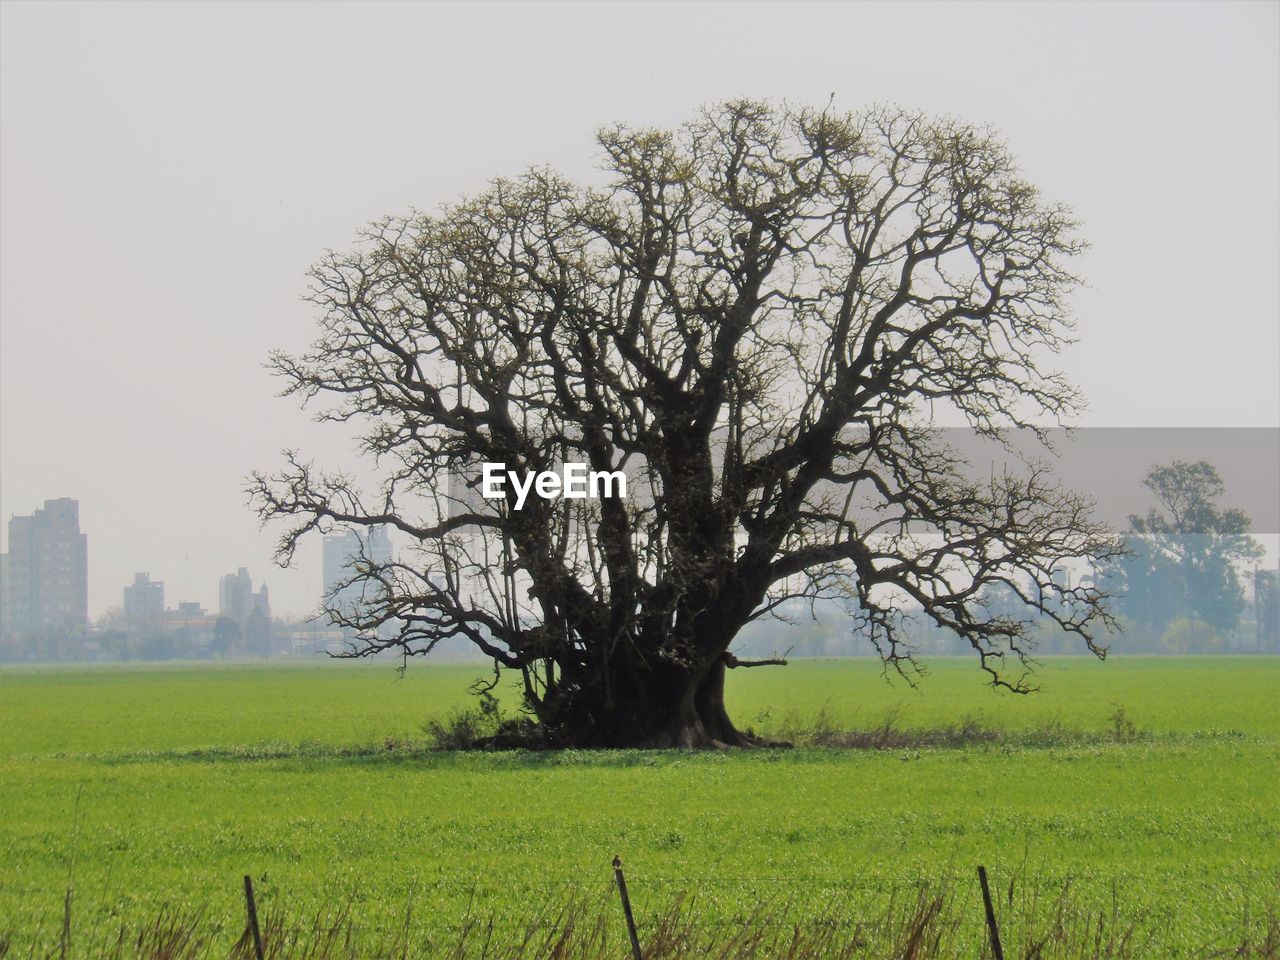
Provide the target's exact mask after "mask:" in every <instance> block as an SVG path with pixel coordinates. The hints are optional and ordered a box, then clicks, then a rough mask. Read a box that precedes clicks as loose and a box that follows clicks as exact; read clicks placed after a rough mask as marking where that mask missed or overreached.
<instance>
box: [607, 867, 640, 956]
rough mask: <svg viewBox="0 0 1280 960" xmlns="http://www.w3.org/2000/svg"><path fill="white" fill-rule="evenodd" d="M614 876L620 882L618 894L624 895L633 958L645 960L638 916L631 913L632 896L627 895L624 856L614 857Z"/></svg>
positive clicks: (624, 907) (624, 910) (623, 901)
mask: <svg viewBox="0 0 1280 960" xmlns="http://www.w3.org/2000/svg"><path fill="white" fill-rule="evenodd" d="M613 878H614V879H615V880H616V881H617V882H618V895H619V896H620V897H622V913H623V916H625V917H626V918H627V934H628V935H629V936H630V937H631V957H632V960H644V957H643V956H641V954H640V938H639V937H638V936H636V918H635V916H634V915H632V913H631V898H630V897H628V896H627V878H626V877H624V876H623V875H622V858H621V857H614V858H613Z"/></svg>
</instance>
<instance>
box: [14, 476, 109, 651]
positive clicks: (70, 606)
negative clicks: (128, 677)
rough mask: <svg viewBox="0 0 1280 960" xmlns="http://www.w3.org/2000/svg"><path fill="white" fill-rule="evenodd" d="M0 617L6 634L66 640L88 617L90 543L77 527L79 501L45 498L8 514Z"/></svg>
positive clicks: (59, 640) (23, 637)
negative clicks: (25, 512)
mask: <svg viewBox="0 0 1280 960" xmlns="http://www.w3.org/2000/svg"><path fill="white" fill-rule="evenodd" d="M0 568H2V569H3V578H2V580H3V607H2V608H0V619H2V620H3V632H4V634H5V635H7V636H13V637H17V638H19V639H20V640H26V639H54V640H57V641H58V642H60V643H61V642H63V641H65V639H66V637H67V636H69V635H71V634H77V633H80V632H82V631H83V630H84V629H85V628H86V627H87V625H88V622H89V548H88V541H87V538H86V536H85V535H84V534H83V533H81V532H80V504H79V502H78V501H76V500H72V499H70V498H69V497H63V498H61V499H58V500H46V501H45V504H44V506H43V507H42V508H41V509H39V510H36V511H35V513H33V514H31V515H30V516H25V517H11V518H10V519H9V552H8V553H7V554H6V555H5V558H4V561H3V563H2V564H0Z"/></svg>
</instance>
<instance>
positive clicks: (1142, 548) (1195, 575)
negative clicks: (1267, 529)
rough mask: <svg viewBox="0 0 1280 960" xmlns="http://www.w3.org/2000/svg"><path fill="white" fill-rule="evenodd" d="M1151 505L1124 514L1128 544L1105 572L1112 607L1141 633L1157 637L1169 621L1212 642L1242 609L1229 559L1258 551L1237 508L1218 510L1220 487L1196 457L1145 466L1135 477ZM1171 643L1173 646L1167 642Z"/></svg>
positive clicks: (1237, 559) (1216, 477) (1251, 556)
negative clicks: (1144, 472)
mask: <svg viewBox="0 0 1280 960" xmlns="http://www.w3.org/2000/svg"><path fill="white" fill-rule="evenodd" d="M1143 486H1145V487H1146V488H1147V489H1148V490H1149V491H1151V493H1152V494H1153V495H1154V496H1155V499H1156V505H1155V506H1153V507H1151V508H1150V509H1149V510H1148V511H1147V512H1146V513H1145V514H1143V515H1141V516H1138V515H1134V516H1131V517H1130V518H1129V527H1130V530H1129V538H1128V541H1129V542H1128V546H1129V550H1128V551H1127V553H1126V555H1125V556H1123V557H1119V558H1117V559H1116V561H1115V562H1114V563H1113V564H1111V565H1110V569H1109V570H1108V571H1107V576H1108V578H1109V582H1110V584H1111V585H1112V590H1113V592H1115V593H1117V594H1118V599H1117V602H1116V609H1117V611H1118V612H1119V613H1122V614H1123V615H1124V616H1125V617H1126V618H1127V619H1128V621H1129V623H1130V625H1131V627H1132V628H1134V629H1135V630H1136V631H1137V632H1139V633H1140V634H1145V638H1142V637H1140V638H1139V639H1146V640H1157V639H1160V638H1161V637H1162V636H1163V635H1164V634H1165V632H1166V631H1167V630H1168V629H1169V627H1170V625H1171V624H1174V623H1175V621H1179V620H1185V621H1187V624H1185V625H1183V624H1180V625H1179V626H1181V627H1182V632H1184V633H1185V632H1186V631H1187V630H1188V629H1190V628H1191V627H1192V625H1194V624H1201V625H1204V627H1206V628H1207V629H1203V630H1202V631H1201V632H1202V633H1206V634H1208V635H1209V636H1211V637H1212V638H1213V639H1214V640H1215V641H1217V642H1221V640H1222V639H1223V638H1224V637H1225V636H1226V635H1227V634H1229V633H1230V632H1231V631H1232V630H1234V629H1235V627H1236V625H1237V622H1238V621H1239V618H1240V611H1241V610H1242V609H1243V608H1244V604H1245V598H1244V588H1243V585H1242V584H1241V582H1240V577H1239V574H1238V572H1237V570H1236V565H1237V564H1239V563H1242V562H1245V561H1248V560H1253V559H1256V558H1257V557H1259V556H1261V554H1262V551H1261V547H1260V546H1259V545H1258V543H1257V541H1255V540H1254V539H1253V537H1251V536H1250V535H1249V527H1250V523H1249V518H1248V517H1247V516H1246V515H1245V514H1244V512H1243V511H1241V510H1237V509H1223V508H1222V507H1220V506H1219V500H1220V499H1221V497H1222V495H1223V493H1224V490H1225V488H1224V486H1223V483H1222V479H1221V477H1220V476H1219V475H1218V471H1217V470H1216V469H1215V468H1214V467H1213V465H1212V464H1210V463H1208V462H1206V461H1204V460H1198V461H1195V462H1186V461H1182V460H1175V461H1173V462H1172V463H1169V464H1165V465H1162V466H1156V467H1152V468H1151V470H1150V471H1149V472H1148V473H1147V475H1146V477H1145V478H1144V479H1143ZM1174 648H1175V649H1177V648H1178V644H1174Z"/></svg>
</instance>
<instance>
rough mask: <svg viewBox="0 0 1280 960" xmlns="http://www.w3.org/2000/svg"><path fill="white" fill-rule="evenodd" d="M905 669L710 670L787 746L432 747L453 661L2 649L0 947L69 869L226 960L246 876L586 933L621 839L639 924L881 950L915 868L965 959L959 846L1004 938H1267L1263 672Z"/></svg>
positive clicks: (16, 949)
mask: <svg viewBox="0 0 1280 960" xmlns="http://www.w3.org/2000/svg"><path fill="white" fill-rule="evenodd" d="M927 666H928V667H929V673H928V675H927V676H925V677H924V678H923V679H922V680H921V681H920V683H919V685H918V687H917V688H916V689H912V688H911V687H909V686H907V685H905V684H903V683H902V682H901V681H896V682H894V683H892V684H890V683H888V682H886V680H885V679H884V678H883V677H882V676H881V671H880V667H879V664H878V663H875V662H870V661H855V660H844V661H834V660H833V661H799V662H796V663H793V664H792V665H791V666H788V667H785V668H779V669H769V670H766V669H760V670H749V671H736V672H735V673H734V674H733V675H731V678H730V688H729V699H730V710H731V712H732V714H733V716H734V717H735V718H736V720H737V721H738V723H739V724H740V725H741V726H744V727H746V726H750V727H752V728H754V729H755V730H756V731H757V732H759V733H764V734H768V735H771V736H774V737H778V738H788V739H792V740H795V741H797V747H796V748H795V749H760V750H754V751H741V752H726V753H699V754H687V753H678V752H632V753H608V752H595V753H586V752H576V753H574V752H570V753H560V754H555V753H547V754H529V753H514V752H513V753H447V752H439V751H436V750H432V749H430V743H429V739H428V736H427V734H426V732H425V731H424V726H425V724H426V723H427V721H428V720H430V719H433V718H435V719H440V718H444V717H446V716H448V715H450V714H452V713H454V712H456V711H457V710H458V709H460V708H463V707H466V706H467V705H468V704H469V703H470V702H471V698H470V697H469V696H468V694H467V688H468V686H469V684H470V682H471V681H472V680H473V679H474V678H475V677H476V675H477V671H476V668H474V667H465V666H433V665H430V664H421V665H418V664H411V665H410V667H409V669H408V671H407V673H406V674H405V675H404V676H403V677H400V676H398V675H397V673H396V671H395V669H394V666H392V665H387V664H369V663H359V664H356V663H319V664H306V665H297V666H292V665H291V666H276V665H249V664H246V665H227V666H212V667H211V666H154V667H139V666H131V667H100V668H9V669H6V670H3V671H0V955H3V954H4V952H5V948H4V947H3V944H4V943H5V942H6V938H7V942H8V950H9V952H10V955H11V956H13V957H27V956H28V955H36V956H44V955H47V954H49V953H50V952H53V953H55V954H56V949H55V948H56V947H57V945H58V943H59V937H60V936H61V934H62V922H63V909H64V896H65V894H66V890H67V888H68V887H69V886H70V887H73V889H74V898H73V906H72V916H73V920H74V923H73V928H72V929H73V933H72V937H71V950H70V951H69V952H70V954H71V955H73V956H83V957H91V956H100V955H104V954H105V953H106V951H107V947H106V945H107V944H114V943H116V941H117V938H118V937H119V935H120V932H121V931H122V930H125V931H127V932H129V935H130V936H132V935H133V933H132V931H136V930H139V929H141V928H142V927H143V926H144V925H146V924H147V923H149V922H153V921H154V918H156V917H157V916H158V915H160V914H161V911H162V910H163V911H167V913H166V915H168V916H174V917H186V918H189V919H190V921H191V922H192V923H193V924H195V925H196V926H198V928H199V930H200V931H201V932H202V935H204V936H207V937H209V938H210V942H211V943H213V944H215V945H216V946H217V950H216V951H214V952H211V953H210V954H209V955H210V956H226V955H227V951H228V950H229V949H230V945H231V944H232V943H234V942H235V941H236V939H237V938H238V937H239V936H240V934H241V932H242V931H243V929H244V903H243V891H242V877H243V875H244V874H252V875H253V877H254V881H255V885H256V890H257V896H258V899H259V901H260V909H261V911H262V913H263V914H264V915H265V916H266V917H267V918H268V922H270V918H271V917H273V916H277V917H283V916H288V917H291V918H296V919H297V920H299V921H300V922H310V921H312V920H315V919H317V918H318V919H319V921H320V923H321V924H324V923H329V922H330V921H333V922H335V923H337V922H341V923H342V924H344V925H346V926H347V927H348V928H349V929H350V930H351V931H353V935H355V936H372V935H382V934H386V933H388V932H389V931H396V930H402V931H404V935H405V937H406V941H407V940H408V939H410V933H411V938H412V939H413V941H414V942H415V943H417V944H426V945H427V946H426V949H427V950H428V951H430V950H432V949H435V950H438V951H440V953H441V955H448V954H447V952H446V950H447V947H448V945H449V944H451V943H454V942H455V941H457V939H458V938H459V936H460V931H462V932H465V931H466V930H468V929H470V926H469V925H474V924H476V923H479V924H480V925H481V926H483V927H484V928H485V930H486V931H488V930H489V927H490V925H492V931H491V932H490V933H487V934H486V935H487V936H491V937H492V938H493V939H494V942H499V941H502V940H503V939H504V938H506V939H508V940H510V939H512V938H516V939H518V938H519V937H521V936H522V935H523V934H522V931H527V930H528V929H529V925H530V924H531V923H532V924H536V923H537V922H539V918H542V919H543V920H546V919H547V918H548V917H550V916H551V915H552V914H553V913H554V912H555V911H557V910H559V909H560V908H561V907H562V906H563V905H564V904H568V903H574V902H582V903H587V904H600V905H602V906H600V910H601V911H602V914H601V915H602V916H607V918H608V919H607V923H608V924H609V925H610V929H611V930H613V929H614V927H615V926H616V924H617V923H619V922H620V914H619V911H616V910H615V909H614V907H615V905H616V897H615V899H610V897H611V896H613V895H612V894H611V889H612V888H611V883H612V869H611V867H610V861H611V859H612V857H613V856H614V855H615V854H619V855H621V856H622V858H623V860H624V863H625V868H626V871H627V882H628V886H629V888H630V892H631V896H632V900H633V903H634V905H635V908H636V912H637V914H638V920H639V923H640V926H641V930H642V933H643V934H644V935H645V936H647V937H649V936H652V935H653V930H654V928H655V924H657V918H658V917H659V916H660V915H661V914H662V913H663V911H665V910H667V909H668V908H669V907H670V906H671V905H672V903H673V902H674V901H675V898H676V897H677V896H678V895H679V894H681V893H684V894H685V895H686V896H685V899H684V900H683V901H682V903H683V907H682V908H681V909H683V910H684V911H685V913H684V914H683V916H685V917H686V919H687V921H688V922H689V923H691V924H694V925H695V926H698V927H699V928H705V929H720V928H724V929H732V928H734V927H735V926H738V925H741V924H742V923H744V922H746V921H747V919H749V918H755V919H757V920H759V918H761V917H766V918H767V917H774V918H777V919H778V921H779V922H781V921H782V919H783V918H785V920H786V923H788V924H794V925H799V926H801V927H803V926H804V925H805V924H807V923H817V922H819V918H826V920H827V921H831V918H833V917H838V918H839V922H840V923H844V924H850V925H854V926H857V925H862V926H863V927H864V928H865V930H866V934H865V935H866V937H869V938H871V939H872V940H874V936H875V929H876V922H877V920H876V918H881V921H883V918H884V917H885V916H886V915H887V914H888V913H890V912H892V910H893V909H895V906H894V905H895V904H898V905H901V904H910V903H914V902H916V901H917V900H918V898H919V897H920V896H922V892H927V891H938V890H940V891H944V893H945V895H946V897H947V907H946V909H947V911H949V913H948V916H950V917H952V918H953V928H954V929H953V938H952V940H951V941H949V942H951V943H953V944H954V945H955V946H954V955H956V956H970V957H972V956H976V955H978V953H979V952H980V950H981V949H982V947H981V945H982V943H983V936H984V934H983V930H984V927H983V920H982V907H981V901H980V899H979V894H978V889H977V883H976V880H975V877H974V868H975V866H976V865H977V864H985V865H986V866H987V868H988V870H989V871H990V874H991V876H992V880H993V884H994V887H995V892H996V899H997V911H998V912H999V913H1001V914H1002V916H1003V917H1004V918H1005V920H1004V923H1005V928H1006V931H1007V933H1006V938H1007V942H1008V941H1012V942H1016V943H1021V942H1022V940H1020V939H1019V938H1025V937H1027V936H1031V935H1032V934H1031V933H1030V931H1031V928H1032V927H1034V926H1035V925H1036V924H1041V925H1043V924H1045V923H1048V922H1049V921H1050V919H1051V916H1050V915H1051V914H1053V913H1054V911H1057V912H1058V913H1059V914H1060V915H1061V914H1063V913H1065V914H1068V915H1069V918H1070V920H1071V922H1073V923H1077V924H1084V925H1088V926H1089V929H1091V930H1092V929H1094V927H1095V926H1097V925H1101V926H1102V927H1104V928H1105V931H1106V935H1107V936H1116V937H1122V936H1126V935H1127V936H1128V937H1129V938H1130V940H1131V941H1132V942H1134V943H1139V944H1142V945H1143V946H1141V947H1139V948H1136V952H1135V953H1133V954H1132V955H1134V956H1153V957H1165V956H1168V957H1176V956H1187V957H1193V956H1194V957H1199V956H1207V955H1212V954H1213V952H1214V951H1215V950H1225V949H1228V948H1229V947H1234V946H1235V945H1238V944H1239V943H1240V941H1241V938H1242V936H1243V935H1245V934H1248V935H1251V936H1252V935H1257V936H1265V930H1264V927H1265V926H1266V924H1267V923H1272V924H1274V916H1275V913H1274V910H1275V903H1276V900H1277V896H1278V894H1280V799H1278V794H1280V662H1278V661H1277V660H1271V659H1263V658H1228V657H1223V658H1166V659H1143V658H1123V657H1119V658H1113V659H1112V660H1109V661H1108V662H1106V663H1098V662H1095V661H1092V660H1088V659H1085V658H1078V659H1077V658H1063V659H1050V660H1047V661H1046V662H1045V663H1044V664H1043V666H1042V667H1041V669H1040V672H1039V683H1040V686H1041V688H1042V689H1041V690H1040V691H1039V692H1038V693H1036V694H1033V695H1031V696H1022V697H1020V696H1015V695H1012V694H1007V693H1000V692H997V691H993V690H992V689H990V688H989V687H987V686H985V685H984V683H983V675H982V674H981V672H980V671H979V670H978V669H977V667H976V665H975V664H974V663H973V662H972V661H969V660H937V661H932V662H930V663H929V664H928V665H927ZM831 744H858V747H856V748H855V747H850V746H847V745H839V746H833V745H831ZM606 904H607V906H604V905H606ZM1269 911H1270V917H1271V918H1272V919H1271V920H1270V921H1268V920H1267V919H1266V917H1267V916H1268V912H1269ZM615 914H619V915H618V916H615ZM1057 922H1061V916H1059V917H1058V921H1057ZM1126 932H1127V933H1126ZM615 933H616V930H615ZM614 942H619V943H621V942H623V941H614ZM432 945H434V947H433V946H432ZM621 949H622V948H621V947H619V949H618V950H615V951H614V952H613V953H612V954H610V955H612V956H617V957H622V956H623V953H621V952H619V951H620V950H621ZM123 955H125V956H127V955H128V953H127V952H126V953H124V954H123ZM407 955H409V954H407ZM476 955H479V953H477V954H476ZM1010 955H1018V956H1022V955H1025V953H1017V952H1014V953H1011V954H1010ZM1071 955H1072V956H1076V955H1077V954H1075V953H1072V954H1071ZM1089 955H1090V956H1093V955H1094V954H1092V953H1091V954H1089ZM1107 955H1110V954H1107ZM1117 955H1119V954H1117Z"/></svg>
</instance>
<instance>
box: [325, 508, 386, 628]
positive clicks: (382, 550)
mask: <svg viewBox="0 0 1280 960" xmlns="http://www.w3.org/2000/svg"><path fill="white" fill-rule="evenodd" d="M391 556H392V553H391V537H390V536H389V535H388V533H387V528H386V527H385V526H381V525H379V526H373V527H369V528H368V529H367V531H366V532H364V533H363V534H362V533H360V532H357V531H355V530H343V531H340V532H337V533H331V534H329V535H328V536H327V537H325V538H324V565H323V566H324V590H323V596H324V602H325V606H326V607H328V608H329V609H336V610H338V611H340V612H342V613H343V614H345V615H347V616H350V615H352V614H355V613H357V612H359V611H360V610H361V609H362V608H363V607H365V606H367V605H368V603H369V602H370V601H372V600H375V599H376V597H375V595H374V593H373V587H372V585H370V584H367V583H364V582H362V581H360V580H358V579H355V578H357V577H358V575H359V572H360V571H359V569H358V566H359V565H360V564H361V563H371V564H373V565H375V566H379V565H382V564H387V563H390V562H391ZM353 579H354V580H355V582H352V581H353ZM350 632H351V631H350V630H349V629H345V630H344V633H348V634H349V633H350Z"/></svg>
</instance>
